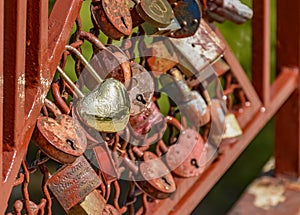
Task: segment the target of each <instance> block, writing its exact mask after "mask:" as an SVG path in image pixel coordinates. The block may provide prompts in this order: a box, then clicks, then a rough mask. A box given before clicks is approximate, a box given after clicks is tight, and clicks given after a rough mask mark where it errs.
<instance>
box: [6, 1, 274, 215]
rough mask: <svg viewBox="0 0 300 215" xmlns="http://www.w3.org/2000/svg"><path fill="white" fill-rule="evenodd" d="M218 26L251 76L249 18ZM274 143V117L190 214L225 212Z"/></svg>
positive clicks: (85, 13)
mask: <svg viewBox="0 0 300 215" xmlns="http://www.w3.org/2000/svg"><path fill="white" fill-rule="evenodd" d="M90 2H91V1H90V0H86V1H84V3H83V7H82V10H81V19H82V24H83V30H85V31H89V29H90V28H91V27H92V23H91V19H90V13H89V4H90ZM242 2H243V3H245V4H247V5H249V6H251V3H252V1H251V0H242ZM49 3H50V10H51V8H52V6H53V3H54V0H49ZM275 4H276V2H275V0H271V7H272V17H271V20H272V23H271V31H272V32H271V36H272V38H271V41H272V43H271V49H272V55H271V56H272V59H271V69H272V70H271V71H273V73H272V79H273V78H274V74H275V72H274V71H275V50H274V49H275V40H276V38H275V35H276V33H275V32H276V29H275V25H276V23H275V11H276V8H275ZM217 26H218V27H219V28H220V29H221V31H222V33H223V35H224V37H225V38H226V40H227V41H228V43H229V44H230V46H231V48H232V49H233V51H234V53H235V55H236V57H237V58H238V60H239V61H240V63H241V65H242V67H243V68H244V70H245V72H246V73H247V75H248V77H249V78H251V75H250V71H251V37H252V36H251V32H252V31H251V21H248V22H246V23H244V24H243V25H235V24H233V23H231V22H225V23H222V24H217ZM101 40H102V41H103V42H106V38H105V37H101ZM82 50H83V53H84V55H85V57H87V58H88V59H89V58H90V57H91V55H92V48H91V45H90V44H88V43H84V45H83V47H82ZM73 68H74V61H73V60H72V59H71V58H69V59H68V64H67V67H66V68H65V70H66V72H67V73H68V74H69V75H70V76H71V78H72V79H73V80H75V78H76V77H75V75H74V72H73ZM253 69H255V68H253ZM273 146H274V123H273V120H271V122H269V123H268V124H267V126H266V127H265V128H264V129H263V130H262V131H261V132H260V134H259V135H258V136H257V137H256V138H255V139H254V140H253V141H252V143H251V144H250V145H249V146H248V147H247V148H246V150H245V151H244V152H243V153H242V154H241V156H240V157H239V158H238V159H237V160H236V162H235V163H234V164H233V165H232V166H231V167H230V169H229V170H228V171H227V172H226V174H225V175H224V176H223V177H222V178H221V179H220V180H219V182H218V183H217V184H216V185H215V187H214V188H213V189H212V190H211V191H210V192H209V194H208V195H207V196H206V197H205V199H204V200H203V201H202V202H201V203H200V204H199V205H198V207H197V208H196V209H195V210H194V212H193V215H196V214H197V215H198V214H203V215H214V214H216V215H220V214H226V212H228V210H230V208H231V207H232V206H233V204H234V203H235V202H236V200H237V199H238V198H239V197H240V195H241V194H242V193H243V191H244V189H245V188H246V187H247V185H248V184H249V183H251V181H252V180H253V179H255V178H256V177H257V176H258V175H259V174H260V172H261V169H262V167H263V165H264V164H265V163H266V162H267V161H268V160H269V158H270V157H271V156H272V154H273ZM30 153H31V154H35V153H36V148H35V147H33V146H32V145H31V146H30ZM35 176H36V177H35ZM40 177H41V175H40V173H38V172H37V173H34V174H33V177H32V178H31V183H30V187H31V189H30V190H31V197H32V199H33V200H34V201H39V200H40V198H41V193H40V191H37V188H40V184H41V181H40ZM20 195H21V190H20V188H15V189H14V191H13V195H12V197H11V201H10V206H9V208H10V209H11V208H12V207H11V202H14V200H15V199H17V198H20Z"/></svg>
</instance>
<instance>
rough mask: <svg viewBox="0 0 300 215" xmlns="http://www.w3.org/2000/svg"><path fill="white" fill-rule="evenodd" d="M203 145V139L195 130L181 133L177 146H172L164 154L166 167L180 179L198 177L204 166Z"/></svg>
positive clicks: (204, 151) (204, 150)
mask: <svg viewBox="0 0 300 215" xmlns="http://www.w3.org/2000/svg"><path fill="white" fill-rule="evenodd" d="M204 144H205V143H204V140H203V138H202V137H201V136H200V135H199V133H198V132H196V131H195V130H192V129H186V130H184V131H182V132H181V134H180V136H179V139H178V142H177V144H174V145H172V146H171V147H170V148H169V150H168V152H167V154H166V161H167V165H168V167H169V168H170V169H171V170H172V172H173V173H175V174H176V175H177V176H180V177H194V176H199V175H200V174H202V173H203V171H204V168H205V164H206V160H205V158H206V155H205V153H206V149H205V146H204ZM191 149H192V150H191Z"/></svg>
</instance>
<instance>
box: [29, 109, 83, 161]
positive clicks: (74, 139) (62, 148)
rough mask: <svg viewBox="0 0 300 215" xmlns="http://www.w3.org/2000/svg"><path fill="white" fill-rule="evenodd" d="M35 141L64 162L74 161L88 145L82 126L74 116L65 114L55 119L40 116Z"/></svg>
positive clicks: (46, 152)
mask: <svg viewBox="0 0 300 215" xmlns="http://www.w3.org/2000/svg"><path fill="white" fill-rule="evenodd" d="M33 142H34V143H35V144H36V145H37V146H38V147H39V148H40V150H41V151H42V152H43V153H45V154H46V155H47V156H49V157H50V158H52V159H53V160H55V161H57V162H60V163H64V164H70V163H72V162H74V161H75V159H76V158H78V157H79V156H81V155H82V154H83V153H84V151H85V149H86V146H87V141H86V136H85V133H84V131H83V130H82V128H81V126H80V125H79V124H78V123H77V122H76V121H75V120H73V118H72V117H70V116H68V115H63V114H62V115H58V116H57V117H56V118H55V119H53V118H50V117H45V116H41V117H39V118H38V119H37V124H36V129H35V132H34V137H33Z"/></svg>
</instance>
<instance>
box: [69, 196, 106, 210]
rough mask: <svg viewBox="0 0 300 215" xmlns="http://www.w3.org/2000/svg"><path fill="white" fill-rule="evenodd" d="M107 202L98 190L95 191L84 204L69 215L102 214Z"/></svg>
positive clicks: (80, 204)
mask: <svg viewBox="0 0 300 215" xmlns="http://www.w3.org/2000/svg"><path fill="white" fill-rule="evenodd" d="M105 205H106V201H105V199H104V198H103V196H102V195H101V194H100V192H99V191H98V190H93V191H92V192H91V193H90V194H88V195H87V196H86V197H85V198H84V200H83V201H82V202H80V203H79V204H77V205H75V206H74V207H72V208H71V209H70V210H69V211H68V214H69V215H78V214H80V215H93V214H95V215H96V214H102V212H103V211H104V208H105Z"/></svg>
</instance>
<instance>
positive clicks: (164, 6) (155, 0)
mask: <svg viewBox="0 0 300 215" xmlns="http://www.w3.org/2000/svg"><path fill="white" fill-rule="evenodd" d="M136 10H137V12H138V14H139V15H140V16H141V17H142V18H143V19H144V20H145V21H146V22H149V23H150V24H152V25H154V26H157V27H162V28H163V27H167V26H168V25H170V24H171V22H172V19H173V18H174V13H173V10H172V7H171V5H170V4H169V3H168V1H167V0H140V1H139V3H138V4H137V6H136Z"/></svg>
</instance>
